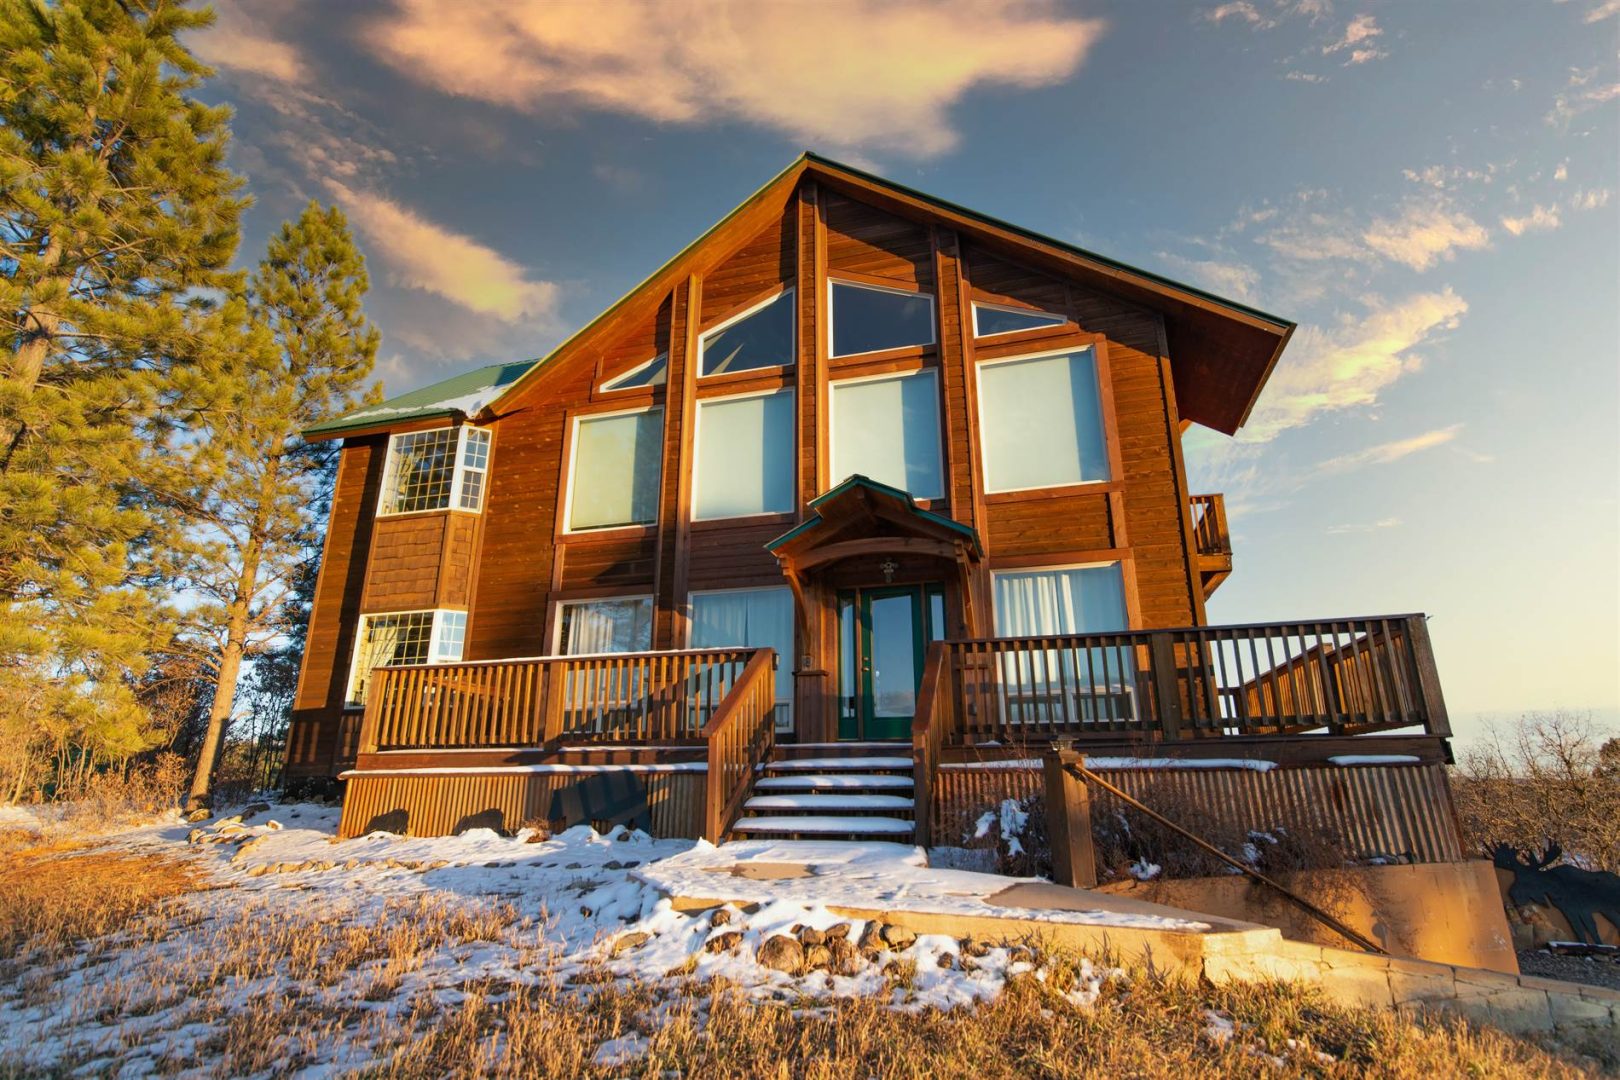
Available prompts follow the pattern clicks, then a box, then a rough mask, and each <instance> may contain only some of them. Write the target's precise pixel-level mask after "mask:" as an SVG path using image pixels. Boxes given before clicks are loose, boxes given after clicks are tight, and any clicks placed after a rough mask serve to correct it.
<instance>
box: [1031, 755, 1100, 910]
mask: <svg viewBox="0 0 1620 1080" xmlns="http://www.w3.org/2000/svg"><path fill="white" fill-rule="evenodd" d="M1073 745H1074V744H1073V742H1072V741H1071V740H1069V739H1054V740H1053V742H1052V746H1051V748H1050V749H1048V750H1047V751H1046V754H1045V756H1044V758H1043V759H1042V761H1043V764H1044V766H1045V770H1046V832H1047V836H1048V838H1049V839H1050V840H1051V843H1052V880H1053V881H1055V882H1057V883H1058V884H1059V885H1070V886H1073V887H1074V888H1077V889H1089V888H1092V887H1094V886H1095V885H1096V884H1097V853H1096V851H1095V849H1094V847H1093V845H1092V839H1091V793H1090V792H1089V791H1087V790H1086V782H1085V781H1084V780H1082V779H1080V777H1079V776H1078V775H1077V774H1076V773H1074V772H1071V771H1070V770H1069V768H1068V767H1069V766H1070V765H1079V766H1082V767H1083V766H1084V765H1085V763H1086V758H1085V755H1084V754H1081V753H1077V752H1076V751H1075V750H1074V749H1073Z"/></svg>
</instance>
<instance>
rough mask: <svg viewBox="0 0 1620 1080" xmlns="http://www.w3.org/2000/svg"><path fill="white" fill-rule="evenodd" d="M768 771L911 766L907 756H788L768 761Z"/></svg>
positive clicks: (888, 769)
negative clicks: (788, 757) (780, 759)
mask: <svg viewBox="0 0 1620 1080" xmlns="http://www.w3.org/2000/svg"><path fill="white" fill-rule="evenodd" d="M765 768H766V769H767V770H768V771H770V772H818V773H829V772H882V771H890V772H892V771H894V770H897V769H907V770H909V769H910V768H911V759H910V758H909V757H848V758H839V757H830V758H790V759H787V760H783V761H772V762H768V763H767V764H766V766H765Z"/></svg>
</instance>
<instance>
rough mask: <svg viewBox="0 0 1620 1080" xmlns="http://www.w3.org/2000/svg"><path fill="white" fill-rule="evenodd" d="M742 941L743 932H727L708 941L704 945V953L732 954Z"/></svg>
mask: <svg viewBox="0 0 1620 1080" xmlns="http://www.w3.org/2000/svg"><path fill="white" fill-rule="evenodd" d="M742 939H743V936H742V931H740V930H727V931H724V932H723V933H719V934H716V935H714V936H713V937H711V938H710V939H709V940H708V941H705V942H704V943H703V951H704V952H706V953H723V952H730V951H731V950H732V949H735V948H736V947H737V945H738V943H740V942H741V941H742Z"/></svg>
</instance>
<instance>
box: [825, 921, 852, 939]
mask: <svg viewBox="0 0 1620 1080" xmlns="http://www.w3.org/2000/svg"><path fill="white" fill-rule="evenodd" d="M823 933H825V934H826V935H827V940H828V941H832V940H833V939H834V938H847V937H849V923H847V922H841V923H838V924H836V925H834V926H829V927H827V929H826V930H825V931H823Z"/></svg>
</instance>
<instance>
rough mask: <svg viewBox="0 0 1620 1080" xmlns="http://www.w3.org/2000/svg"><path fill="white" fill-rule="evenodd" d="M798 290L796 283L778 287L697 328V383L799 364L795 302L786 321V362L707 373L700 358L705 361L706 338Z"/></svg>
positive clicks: (784, 369) (707, 348)
mask: <svg viewBox="0 0 1620 1080" xmlns="http://www.w3.org/2000/svg"><path fill="white" fill-rule="evenodd" d="M797 292H798V286H796V285H784V286H782V287H781V288H780V289H777V290H776V291H775V292H773V293H771V294H770V295H769V296H766V297H763V298H761V299H759V300H756V301H755V302H754V303H752V304H750V305H748V306H747V307H745V308H743V309H742V310H741V311H739V312H736V313H735V314H733V315H728V316H726V317H725V318H724V319H722V320H720V321H719V322H717V323H715V324H714V325H713V326H711V327H709V328H708V329H707V330H699V331H698V336H697V339H698V346H697V376H696V377H697V381H698V382H704V381H706V380H710V379H728V378H729V379H737V378H743V377H746V376H757V375H762V374H767V373H770V372H780V371H787V370H788V369H789V368H792V367H796V366H797V365H798V359H799V319H798V314H799V311H798V306H797V304H796V303H795V304H794V308H793V318H792V319H791V320H789V323H788V334H789V340H788V350H787V352H788V362H787V363H785V364H772V365H767V366H765V367H757V368H743V369H742V370H741V371H715V372H707V371H704V370H703V360H704V356H705V355H706V354H707V353H708V351H709V339H710V338H711V337H713V336H714V335H716V334H718V333H720V332H721V331H723V330H726V329H728V328H730V327H732V326H735V325H736V324H737V323H739V322H742V321H743V320H744V319H746V318H748V317H749V316H750V315H755V314H758V313H759V312H761V311H763V310H765V309H766V308H768V307H770V306H771V305H772V304H774V303H776V301H777V300H779V299H781V298H782V297H784V296H788V295H792V294H796V293H797Z"/></svg>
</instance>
